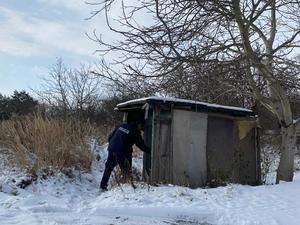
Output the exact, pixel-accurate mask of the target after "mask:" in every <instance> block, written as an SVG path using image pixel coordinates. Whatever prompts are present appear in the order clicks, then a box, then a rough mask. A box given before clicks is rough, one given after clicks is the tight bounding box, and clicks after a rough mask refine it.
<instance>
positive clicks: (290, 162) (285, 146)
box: [276, 124, 297, 184]
mask: <svg viewBox="0 0 300 225" xmlns="http://www.w3.org/2000/svg"><path fill="white" fill-rule="evenodd" d="M296 132H297V130H296V127H295V124H291V125H290V126H288V127H282V128H281V146H280V150H281V152H280V162H279V166H278V169H277V177H276V184H278V183H279V181H280V180H283V181H293V176H294V153H295V148H296V141H297V136H296Z"/></svg>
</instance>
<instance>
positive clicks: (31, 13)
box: [0, 0, 107, 95]
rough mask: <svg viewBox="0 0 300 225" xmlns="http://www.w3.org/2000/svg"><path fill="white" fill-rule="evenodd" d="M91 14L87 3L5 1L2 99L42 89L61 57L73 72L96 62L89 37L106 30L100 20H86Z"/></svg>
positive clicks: (1, 11) (0, 21) (0, 46)
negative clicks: (44, 77)
mask: <svg viewBox="0 0 300 225" xmlns="http://www.w3.org/2000/svg"><path fill="white" fill-rule="evenodd" d="M93 1H94V2H96V0H91V1H90V2H93ZM92 10H95V6H91V5H87V4H85V2H84V0H1V2H0V27H1V30H0V68H1V71H0V93H2V94H6V95H10V94H11V93H12V92H13V90H23V89H24V90H27V91H28V90H30V88H38V86H39V83H40V77H41V76H44V75H46V74H47V73H48V71H49V68H50V67H51V65H52V64H54V63H55V62H56V59H57V58H58V57H62V58H63V60H64V61H65V63H66V64H67V65H70V66H76V65H79V64H80V63H91V62H94V61H96V60H97V57H96V55H95V54H94V51H95V50H96V49H97V44H96V43H94V42H93V41H91V40H89V39H88V38H87V36H86V35H85V33H86V32H88V33H92V31H93V30H94V29H97V31H98V32H99V33H100V32H101V33H107V28H106V27H105V21H104V18H103V17H101V16H98V17H97V18H94V19H92V20H86V18H88V17H89V15H90V12H91V11H92Z"/></svg>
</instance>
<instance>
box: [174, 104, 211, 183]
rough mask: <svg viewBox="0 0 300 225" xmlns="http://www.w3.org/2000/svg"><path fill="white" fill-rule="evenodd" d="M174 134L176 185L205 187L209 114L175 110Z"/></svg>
mask: <svg viewBox="0 0 300 225" xmlns="http://www.w3.org/2000/svg"><path fill="white" fill-rule="evenodd" d="M172 134H173V138H172V139H173V140H172V142H173V181H174V184H179V185H187V186H190V187H200V186H204V185H205V184H206V176H207V172H206V167H207V165H206V134H207V114H203V113H198V112H191V111H184V110H174V111H173V126H172Z"/></svg>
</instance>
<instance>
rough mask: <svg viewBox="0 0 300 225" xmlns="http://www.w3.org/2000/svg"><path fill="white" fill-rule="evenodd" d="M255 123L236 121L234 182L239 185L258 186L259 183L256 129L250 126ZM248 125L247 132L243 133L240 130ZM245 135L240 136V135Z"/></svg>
mask: <svg viewBox="0 0 300 225" xmlns="http://www.w3.org/2000/svg"><path fill="white" fill-rule="evenodd" d="M253 122H255V121H251V120H248V121H236V127H237V130H238V133H239V135H237V138H236V143H235V150H236V158H235V162H236V164H235V167H236V168H235V171H236V173H235V175H236V177H235V181H236V182H238V183H241V184H251V185H255V184H259V183H260V171H259V167H260V162H259V155H258V154H259V151H258V148H257V147H258V146H257V141H256V140H257V137H256V135H257V134H256V128H255V127H254V126H251V125H252V124H253ZM247 124H248V126H247V127H249V128H248V130H247V132H246V133H245V132H244V131H243V130H241V128H242V129H245V128H244V127H245V126H246V125H247ZM241 125H242V126H241ZM241 132H242V133H245V135H243V136H241V135H240V134H241Z"/></svg>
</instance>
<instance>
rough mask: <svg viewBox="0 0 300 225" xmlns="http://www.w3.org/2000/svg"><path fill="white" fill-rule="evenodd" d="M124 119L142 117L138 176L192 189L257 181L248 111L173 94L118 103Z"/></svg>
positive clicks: (253, 131)
mask: <svg viewBox="0 0 300 225" xmlns="http://www.w3.org/2000/svg"><path fill="white" fill-rule="evenodd" d="M116 110H118V111H121V112H124V120H125V121H127V122H130V121H134V120H139V119H141V118H144V119H145V131H144V139H145V143H146V145H148V146H149V147H151V149H152V151H151V154H144V171H143V176H144V178H145V179H146V180H147V181H150V183H168V184H177V185H185V186H189V187H192V188H195V187H202V186H207V185H208V186H218V185H221V184H224V183H227V182H232V183H241V184H251V185H256V184H259V183H260V158H259V155H260V153H259V145H258V144H259V143H258V134H257V128H256V119H255V115H254V113H253V112H252V111H251V110H248V109H244V108H239V107H231V106H223V105H216V104H209V103H204V102H198V101H190V100H186V99H177V98H161V97H147V98H141V99H135V100H131V101H127V102H124V103H121V104H118V105H117V107H116Z"/></svg>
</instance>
